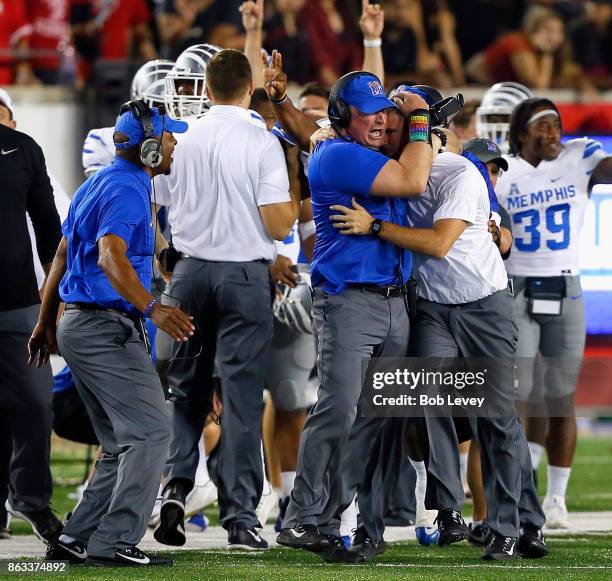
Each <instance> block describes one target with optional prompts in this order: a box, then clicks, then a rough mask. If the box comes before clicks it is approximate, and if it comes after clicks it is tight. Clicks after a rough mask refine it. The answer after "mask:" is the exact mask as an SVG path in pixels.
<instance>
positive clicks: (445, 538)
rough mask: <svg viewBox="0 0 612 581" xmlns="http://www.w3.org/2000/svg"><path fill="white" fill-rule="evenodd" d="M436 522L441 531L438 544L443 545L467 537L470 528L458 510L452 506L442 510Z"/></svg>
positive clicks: (457, 541)
mask: <svg viewBox="0 0 612 581" xmlns="http://www.w3.org/2000/svg"><path fill="white" fill-rule="evenodd" d="M434 522H436V523H438V530H439V531H440V537H439V538H438V545H440V546H441V547H444V546H446V545H450V544H452V543H459V542H461V541H465V539H467V536H468V528H467V525H466V524H465V521H464V520H463V517H462V516H461V513H460V512H459V511H458V510H453V509H452V508H446V509H444V510H441V511H439V512H438V516H437V517H436V520H435V521H434Z"/></svg>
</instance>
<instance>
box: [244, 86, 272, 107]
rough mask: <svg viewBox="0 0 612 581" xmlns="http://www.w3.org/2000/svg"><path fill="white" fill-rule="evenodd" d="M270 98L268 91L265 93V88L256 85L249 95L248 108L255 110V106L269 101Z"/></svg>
mask: <svg viewBox="0 0 612 581" xmlns="http://www.w3.org/2000/svg"><path fill="white" fill-rule="evenodd" d="M269 102H270V99H269V98H268V93H266V90H265V89H262V88H261V87H258V88H257V89H255V90H254V91H253V94H252V95H251V104H250V105H249V108H250V109H253V110H254V111H257V107H259V106H260V105H261V104H262V103H269Z"/></svg>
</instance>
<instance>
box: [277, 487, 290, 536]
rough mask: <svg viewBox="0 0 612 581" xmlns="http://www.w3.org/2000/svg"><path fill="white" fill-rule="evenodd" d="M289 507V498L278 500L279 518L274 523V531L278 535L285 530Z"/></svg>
mask: <svg viewBox="0 0 612 581" xmlns="http://www.w3.org/2000/svg"><path fill="white" fill-rule="evenodd" d="M288 506H289V497H288V496H287V497H286V498H280V499H279V500H278V517H276V522H275V523H274V530H275V531H276V532H277V533H280V532H281V531H282V530H283V519H284V518H285V515H286V514H287V507H288Z"/></svg>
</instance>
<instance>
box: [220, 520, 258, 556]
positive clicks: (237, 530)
mask: <svg viewBox="0 0 612 581" xmlns="http://www.w3.org/2000/svg"><path fill="white" fill-rule="evenodd" d="M227 548H228V549H229V550H230V551H265V550H266V549H267V548H268V543H267V542H266V540H265V539H263V538H262V537H260V536H259V533H258V532H257V529H255V528H254V527H253V528H250V529H249V528H247V527H246V526H245V525H243V524H242V523H236V524H231V525H230V527H229V531H228V533H227Z"/></svg>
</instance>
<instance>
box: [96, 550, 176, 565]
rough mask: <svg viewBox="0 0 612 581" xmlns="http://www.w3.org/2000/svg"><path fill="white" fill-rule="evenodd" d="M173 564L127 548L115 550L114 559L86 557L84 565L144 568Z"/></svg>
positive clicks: (164, 558)
mask: <svg viewBox="0 0 612 581" xmlns="http://www.w3.org/2000/svg"><path fill="white" fill-rule="evenodd" d="M173 563H174V561H173V560H172V559H169V558H168V557H156V556H154V555H147V554H146V553H145V552H143V551H141V550H140V549H139V548H138V547H128V548H127V549H115V556H114V557H92V556H90V557H87V561H85V564H86V565H93V566H94V567H146V566H151V565H166V566H170V565H172V564H173Z"/></svg>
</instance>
